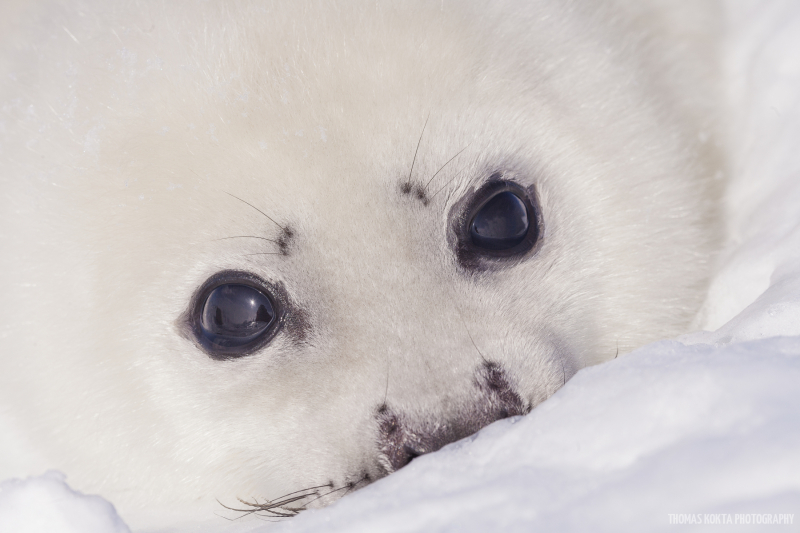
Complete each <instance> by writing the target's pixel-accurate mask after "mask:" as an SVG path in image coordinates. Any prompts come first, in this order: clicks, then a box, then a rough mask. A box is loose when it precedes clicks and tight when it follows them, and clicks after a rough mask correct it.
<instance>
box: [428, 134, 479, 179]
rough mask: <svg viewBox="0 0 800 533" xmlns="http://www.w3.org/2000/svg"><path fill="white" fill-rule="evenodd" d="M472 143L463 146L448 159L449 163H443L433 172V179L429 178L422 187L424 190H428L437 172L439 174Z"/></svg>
mask: <svg viewBox="0 0 800 533" xmlns="http://www.w3.org/2000/svg"><path fill="white" fill-rule="evenodd" d="M471 144H472V143H469V144H468V145H466V146H465V147H464V148H462V149H461V150H460V151H459V152H458V153H457V154H456V155H454V156H453V157H451V158H450V159H448V160H447V163H445V164H444V165H442V167H441V168H440V169H439V170H437V171H436V172H435V173H434V174H433V176H431V179H429V180H428V183H426V184H425V187H423V188H422V190H423V191H427V190H428V185H430V184H431V182H432V181H433V178H435V177H436V175H437V174H439V172H441V171H442V170H443V169H444V167H446V166H447V165H449V164H450V161H452V160H453V159H455V158H456V157H458V156H460V155H461V152H463V151H464V150H466V149H467V148H469V147H470V145H471Z"/></svg>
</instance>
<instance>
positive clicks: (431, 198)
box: [428, 165, 466, 201]
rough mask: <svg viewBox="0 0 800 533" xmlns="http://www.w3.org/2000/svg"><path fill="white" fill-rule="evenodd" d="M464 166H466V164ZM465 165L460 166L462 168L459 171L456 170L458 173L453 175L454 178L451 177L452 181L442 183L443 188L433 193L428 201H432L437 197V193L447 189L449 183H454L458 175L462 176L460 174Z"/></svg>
mask: <svg viewBox="0 0 800 533" xmlns="http://www.w3.org/2000/svg"><path fill="white" fill-rule="evenodd" d="M464 167H466V165H464ZM464 167H462V168H460V169H459V170H458V172H456V173H455V174H454V175H453V177H452V178H450V181H448V182H447V183H445V184H444V185H442V188H441V189H439V190H438V191H436V192H435V193H433V195H431V197H430V198H428V201H430V200H433V199H434V198H435V197H436V195H437V194H439V193H440V192H442V191H443V190H445V189H446V188H447V186H448V185H450V184H451V183H453V182H454V181H455V180H456V178H458V176H460V175H461V171H462V170H464Z"/></svg>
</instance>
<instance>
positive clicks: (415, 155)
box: [407, 113, 431, 183]
mask: <svg viewBox="0 0 800 533" xmlns="http://www.w3.org/2000/svg"><path fill="white" fill-rule="evenodd" d="M430 118H431V114H430V113H428V117H427V118H426V119H425V124H423V125H422V133H420V134H419V140H418V141H417V149H416V150H414V159H412V160H411V169H409V171H408V180H407V182H408V183H411V174H412V173H413V172H414V163H416V162H417V152H419V145H420V144H421V143H422V136H423V135H425V127H426V126H427V125H428V120H429V119H430Z"/></svg>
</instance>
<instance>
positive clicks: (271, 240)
mask: <svg viewBox="0 0 800 533" xmlns="http://www.w3.org/2000/svg"><path fill="white" fill-rule="evenodd" d="M228 239H260V240H262V241H269V242H274V243H275V244H278V241H276V240H273V239H267V238H266V237H259V236H257V235H234V236H233V237H221V238H219V239H214V240H215V241H226V240H228Z"/></svg>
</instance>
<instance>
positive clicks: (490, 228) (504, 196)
mask: <svg viewBox="0 0 800 533" xmlns="http://www.w3.org/2000/svg"><path fill="white" fill-rule="evenodd" d="M529 228H530V222H529V214H528V209H527V207H526V206H525V202H523V201H522V200H521V199H520V197H519V196H517V195H516V194H514V193H513V192H511V191H501V192H498V193H497V194H495V195H494V196H492V197H490V198H489V200H487V201H486V203H484V204H483V205H482V206H480V208H479V209H478V212H477V213H475V215H474V216H473V217H472V221H471V222H470V224H469V236H470V238H471V239H472V244H474V245H475V246H477V247H478V248H483V249H485V250H508V249H511V248H514V247H515V246H517V245H518V244H520V243H521V242H522V241H523V240H525V237H526V236H527V235H528V230H529Z"/></svg>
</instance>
